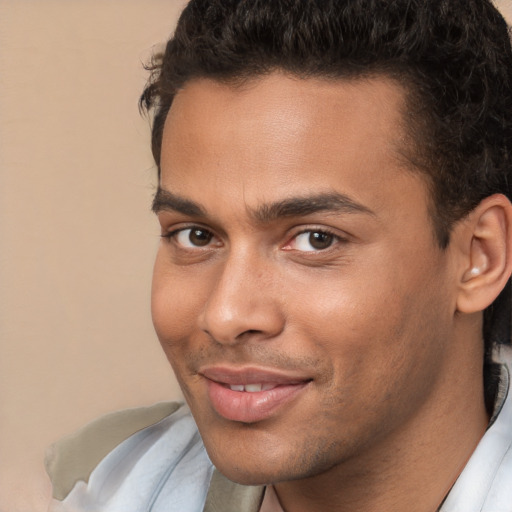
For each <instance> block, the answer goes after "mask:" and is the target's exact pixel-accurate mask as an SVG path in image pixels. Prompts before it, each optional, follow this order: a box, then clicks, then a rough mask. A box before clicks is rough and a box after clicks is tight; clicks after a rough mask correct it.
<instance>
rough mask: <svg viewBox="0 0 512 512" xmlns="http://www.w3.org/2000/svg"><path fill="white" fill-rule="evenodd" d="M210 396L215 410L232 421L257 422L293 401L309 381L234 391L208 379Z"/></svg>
mask: <svg viewBox="0 0 512 512" xmlns="http://www.w3.org/2000/svg"><path fill="white" fill-rule="evenodd" d="M206 382H207V385H208V396H209V398H210V402H211V404H212V405H213V408H214V409H215V411H216V412H217V413H218V414H219V415H220V416H222V417H223V418H226V419H228V420H231V421H240V422H242V423H256V422H258V421H262V420H265V419H267V418H269V417H270V416H272V415H273V414H275V413H276V412H277V410H278V409H280V408H281V407H283V406H284V405H286V404H287V403H289V402H291V401H292V400H293V399H294V398H295V397H296V396H297V395H298V394H299V393H300V392H301V391H302V390H303V389H304V388H305V387H306V386H307V385H308V382H301V383H299V384H289V385H282V386H277V387H275V388H273V389H269V390H267V391H256V392H254V393H250V392H247V391H232V390H231V389H230V388H228V387H226V386H223V385H222V384H219V383H217V382H215V381H212V380H208V379H207V381H206Z"/></svg>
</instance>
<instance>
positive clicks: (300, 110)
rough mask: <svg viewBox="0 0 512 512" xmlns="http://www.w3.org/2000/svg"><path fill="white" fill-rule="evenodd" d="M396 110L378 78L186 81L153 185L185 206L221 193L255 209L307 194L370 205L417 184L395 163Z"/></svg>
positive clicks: (400, 94)
mask: <svg viewBox="0 0 512 512" xmlns="http://www.w3.org/2000/svg"><path fill="white" fill-rule="evenodd" d="M404 105H405V92H404V90H403V89H402V88H401V87H400V86H399V85H398V84H397V83H396V82H394V81H392V80H390V79H386V78H372V79H364V80H363V79H352V80H327V79H326V80H322V79H301V78H297V77H293V76H289V75H284V74H281V73H274V74H271V75H268V76H265V77H260V78H257V79H253V80H250V81H248V82H246V83H244V84H242V85H232V84H225V83H219V82H216V81H213V80H206V79H201V80H194V81H191V82H190V83H188V84H187V85H186V86H185V87H184V88H183V89H182V90H181V91H180V92H179V93H178V94H177V95H176V97H175V100H174V102H173V105H172V107H171V109H170V112H169V115H168V117H167V120H166V124H165V128H164V134H163V144H162V155H161V169H162V176H161V185H162V187H163V188H165V189H167V190H170V191H173V192H178V193H179V194H181V195H184V196H186V197H190V198H192V199H197V198H198V196H199V193H200V191H201V192H202V193H204V192H205V191H206V190H208V193H209V194H210V195H213V196H216V197H217V199H219V198H225V197H226V193H227V191H228V192H229V193H230V194H231V198H230V200H231V201H232V202H234V201H236V198H238V197H239V198H243V201H244V202H245V204H246V205H249V206H250V207H252V206H254V207H255V208H256V207H257V206H258V202H261V201H263V200H264V201H267V202H268V201H270V202H271V201H278V200H281V199H282V198H283V196H285V195H286V194H289V195H294V196H301V195H304V193H305V192H310V191H311V190H314V191H320V192H326V193H329V192H332V191H335V192H337V193H342V194H345V195H348V196H350V197H351V198H353V199H354V200H356V201H357V202H359V203H361V204H365V201H368V200H370V201H371V202H373V203H375V202H376V203H379V201H381V200H383V199H384V197H385V195H386V191H387V190H388V189H389V187H390V186H391V187H392V186H396V183H397V180H398V181H400V180H402V179H403V177H404V175H405V174H407V175H408V176H409V177H410V179H413V180H414V181H417V179H418V176H417V175H416V173H412V172H411V170H410V165H409V164H408V163H407V162H406V159H405V158H404V156H403V155H404V153H405V140H406V137H405V133H406V130H405V129H404V126H403V115H402V112H403V109H404ZM425 191H426V188H424V189H423V190H422V192H425ZM370 196H371V197H370ZM375 206H376V205H375V204H373V207H375ZM373 207H372V209H373ZM377 207H378V204H377Z"/></svg>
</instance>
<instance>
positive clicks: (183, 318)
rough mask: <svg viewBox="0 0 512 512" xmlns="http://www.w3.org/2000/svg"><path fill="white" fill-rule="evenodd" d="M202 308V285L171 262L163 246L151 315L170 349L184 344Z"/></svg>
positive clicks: (154, 277) (154, 281)
mask: <svg viewBox="0 0 512 512" xmlns="http://www.w3.org/2000/svg"><path fill="white" fill-rule="evenodd" d="M201 307H202V297H201V288H198V287H197V286H193V285H192V283H191V282H190V278H186V276H183V275H182V273H180V272H179V271H176V269H175V268H173V267H172V266H171V265H169V264H168V263H167V262H166V257H165V252H164V251H163V250H162V249H161V250H160V251H159V253H158V255H157V258H156V262H155V266H154V270H153V282H152V289H151V314H152V318H153V325H154V326H155V330H156V333H157V335H158V338H159V339H160V343H161V344H162V346H163V347H164V350H165V351H166V352H167V351H168V350H171V349H173V350H176V348H177V347H180V346H183V343H182V341H180V340H184V339H186V338H187V336H188V335H189V333H190V331H191V329H192V328H193V326H194V325H196V323H197V322H196V317H197V312H198V310H199V309H200V308H201Z"/></svg>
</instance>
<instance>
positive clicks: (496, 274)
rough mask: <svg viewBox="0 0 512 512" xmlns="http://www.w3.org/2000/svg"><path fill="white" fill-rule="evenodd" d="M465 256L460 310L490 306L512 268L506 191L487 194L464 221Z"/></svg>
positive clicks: (510, 213) (511, 212)
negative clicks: (504, 193)
mask: <svg viewBox="0 0 512 512" xmlns="http://www.w3.org/2000/svg"><path fill="white" fill-rule="evenodd" d="M463 228H464V238H465V240H464V243H463V247H465V250H464V252H465V254H464V258H463V259H462V262H463V263H462V266H461V274H460V275H461V278H460V282H459V292H458V296H457V310H458V311H460V312H462V313H475V312H478V311H483V310H484V309H485V308H487V307H488V306H489V305H490V304H492V302H493V301H494V300H495V299H496V297H497V296H498V295H499V293H500V292H501V290H502V289H503V288H504V287H505V285H506V283H507V281H508V279H509V277H510V274H511V272H512V205H511V204H510V201H509V200H508V199H507V198H506V197H505V196H504V195H502V194H495V195H492V196H489V197H487V198H485V199H484V200H483V201H482V202H481V203H480V204H479V205H478V206H477V207H476V208H475V209H474V210H473V211H472V212H471V213H470V214H469V215H468V218H467V219H466V220H465V221H464V226H463Z"/></svg>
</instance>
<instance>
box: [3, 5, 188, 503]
mask: <svg viewBox="0 0 512 512" xmlns="http://www.w3.org/2000/svg"><path fill="white" fill-rule="evenodd" d="M181 5H183V2H182V1H179V0H150V1H140V0H139V1H135V0H74V1H66V0H7V1H5V0H0V287H1V288H0V290H1V292H0V344H1V346H0V350H1V353H0V511H1V512H38V511H41V510H45V509H46V500H47V499H46V497H45V495H46V494H47V492H48V488H47V484H46V480H45V478H44V473H43V470H42V458H43V451H44V448H45V447H46V446H47V445H48V444H50V443H51V442H52V441H54V440H55V439H57V438H59V437H61V436H62V435H64V434H66V433H68V432H70V431H73V430H74V429H76V428H77V427H79V426H80V425H82V424H84V423H85V422H87V421H89V420H91V419H93V418H95V417H97V416H98V415H100V414H103V413H105V412H107V411H111V410H115V409H119V408H124V407H130V406H136V405H139V404H150V403H153V402H156V401H161V400H169V399H173V398H176V397H178V396H179V393H178V391H177V388H176V385H175V383H174V379H173V377H172V375H171V371H170V368H169V366H168V364H167V362H166V361H165V359H164V356H163V353H162V352H161V349H160V347H159V345H158V341H157V340H156V336H155V335H154V333H153V328H152V325H151V319H150V312H149V290H150V277H151V267H152V260H153V256H154V252H155V248H156V245H157V243H158V234H159V230H158V228H157V224H156V221H155V219H153V216H152V214H151V213H150V212H149V205H150V202H151V196H152V193H153V190H154V186H155V179H154V178H155V169H154V166H153V162H152V159H151V155H150V151H149V128H148V122H147V120H144V119H142V118H141V117H140V116H139V113H138V110H137V100H138V95H139V94H140V92H141V90H142V87H143V84H144V83H145V80H146V72H145V71H144V70H143V69H142V65H141V62H142V61H145V60H147V58H148V57H149V55H150V53H151V51H152V46H153V45H154V44H155V43H159V42H162V41H164V40H165V39H166V38H167V36H168V35H169V33H170V32H171V30H172V28H173V26H174V23H175V19H176V15H177V13H178V11H179V8H180V6H181Z"/></svg>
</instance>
